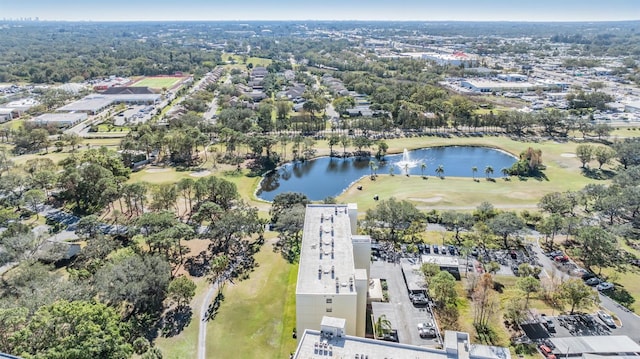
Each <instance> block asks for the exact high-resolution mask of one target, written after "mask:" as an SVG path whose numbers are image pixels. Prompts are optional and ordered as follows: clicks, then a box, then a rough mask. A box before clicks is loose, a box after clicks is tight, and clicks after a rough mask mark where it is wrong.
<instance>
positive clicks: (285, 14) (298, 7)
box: [0, 0, 640, 21]
mask: <svg viewBox="0 0 640 359" xmlns="http://www.w3.org/2000/svg"><path fill="white" fill-rule="evenodd" d="M0 17H1V18H5V19H20V18H31V19H35V18H39V19H40V20H51V21H59V20H61V21H65V20H66V21H171V20H175V21H188V20H194V21H196V20H197V21H200V20H212V21H213V20H247V21H251V20H338V21H343V20H364V21H366V20H374V21H384V20H390V21H391V20H398V21H411V20H418V21H621V20H640V1H635V0H607V1H604V0H537V1H526V2H525V1H514V0H485V1H479V0H456V1H454V2H449V3H447V4H445V2H444V1H442V0H440V1H433V0H400V1H394V2H392V1H389V0H322V1H314V2H305V1H300V0H298V1H293V0H279V1H274V0H244V1H228V0H226V1H224V2H223V1H218V0H213V1H207V0H183V1H175V0H153V1H152V0H128V1H125V0H111V1H101V2H98V1H77V0H20V1H17V0H0Z"/></svg>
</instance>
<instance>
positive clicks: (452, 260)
mask: <svg viewBox="0 0 640 359" xmlns="http://www.w3.org/2000/svg"><path fill="white" fill-rule="evenodd" d="M422 263H434V264H437V265H439V266H450V267H457V266H459V265H460V260H458V258H457V257H454V256H449V255H447V256H442V255H422Z"/></svg>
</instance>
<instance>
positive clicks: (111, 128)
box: [98, 125, 131, 132]
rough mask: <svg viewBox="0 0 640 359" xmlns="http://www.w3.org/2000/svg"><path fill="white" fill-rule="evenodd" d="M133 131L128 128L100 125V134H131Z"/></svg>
mask: <svg viewBox="0 0 640 359" xmlns="http://www.w3.org/2000/svg"><path fill="white" fill-rule="evenodd" d="M129 131H131V129H130V128H129V127H126V126H112V125H98V132H129Z"/></svg>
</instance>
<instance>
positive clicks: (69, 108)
mask: <svg viewBox="0 0 640 359" xmlns="http://www.w3.org/2000/svg"><path fill="white" fill-rule="evenodd" d="M112 103H113V99H109V98H106V97H105V96H101V95H89V96H86V97H84V98H83V99H80V100H78V101H74V102H72V103H70V104H68V105H65V106H62V107H60V108H59V109H57V111H59V112H85V113H88V114H89V115H95V114H97V113H98V112H100V111H102V110H104V109H105V108H107V107H109V106H110V105H111V104H112Z"/></svg>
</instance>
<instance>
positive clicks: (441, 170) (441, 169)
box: [436, 165, 444, 179]
mask: <svg viewBox="0 0 640 359" xmlns="http://www.w3.org/2000/svg"><path fill="white" fill-rule="evenodd" d="M436 175H438V177H440V179H444V166H443V165H438V167H437V168H436Z"/></svg>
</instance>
